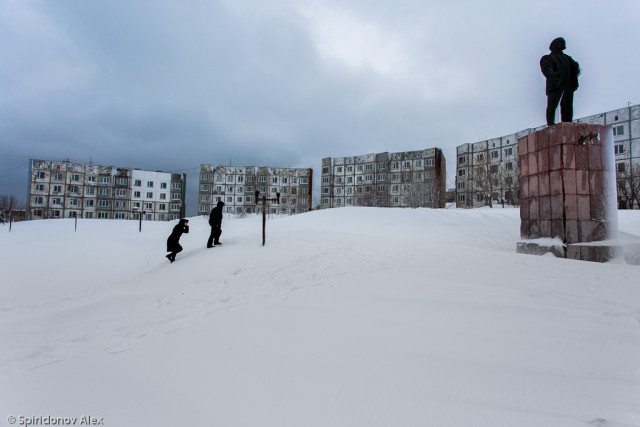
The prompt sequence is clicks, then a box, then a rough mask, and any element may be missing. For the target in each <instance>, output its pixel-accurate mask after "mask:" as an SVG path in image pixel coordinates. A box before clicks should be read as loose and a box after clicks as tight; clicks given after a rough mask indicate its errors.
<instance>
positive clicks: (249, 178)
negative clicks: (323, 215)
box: [198, 164, 313, 215]
mask: <svg viewBox="0 0 640 427" xmlns="http://www.w3.org/2000/svg"><path fill="white" fill-rule="evenodd" d="M198 187H199V194H198V214H199V215H209V213H210V212H211V210H212V209H213V208H214V207H215V206H216V205H217V203H218V202H219V201H222V202H224V204H225V207H224V211H225V212H228V213H234V214H240V215H242V214H250V213H261V212H262V198H263V197H264V196H266V197H267V199H276V195H279V196H280V203H274V202H269V204H268V206H269V207H268V209H269V213H274V214H276V213H281V214H287V215H294V214H298V213H302V212H307V211H309V210H311V208H312V200H313V199H312V197H313V169H311V168H298V169H292V168H271V167H266V166H264V167H258V166H222V165H210V164H209V165H207V164H203V165H200V179H199V186H198ZM256 191H259V192H260V194H259V196H258V198H259V200H256V196H255V194H256ZM257 202H260V203H257Z"/></svg>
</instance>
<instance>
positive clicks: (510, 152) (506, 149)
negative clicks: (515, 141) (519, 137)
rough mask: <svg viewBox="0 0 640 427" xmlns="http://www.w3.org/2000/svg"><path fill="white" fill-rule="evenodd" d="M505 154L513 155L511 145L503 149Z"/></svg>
mask: <svg viewBox="0 0 640 427" xmlns="http://www.w3.org/2000/svg"><path fill="white" fill-rule="evenodd" d="M504 155H505V156H513V147H508V148H505V149H504Z"/></svg>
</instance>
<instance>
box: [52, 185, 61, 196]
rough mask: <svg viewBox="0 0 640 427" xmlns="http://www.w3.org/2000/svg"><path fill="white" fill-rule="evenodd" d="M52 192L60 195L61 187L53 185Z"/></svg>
mask: <svg viewBox="0 0 640 427" xmlns="http://www.w3.org/2000/svg"><path fill="white" fill-rule="evenodd" d="M53 192H54V194H55V193H62V185H54V186H53Z"/></svg>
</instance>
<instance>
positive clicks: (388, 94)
mask: <svg viewBox="0 0 640 427" xmlns="http://www.w3.org/2000/svg"><path fill="white" fill-rule="evenodd" d="M639 24H640V1H638V0H612V1H608V2H603V1H601V0H598V1H596V0H571V1H569V0H564V1H563V0H554V1H552V0H537V1H514V0H504V1H499V0H485V1H476V0H446V1H445V0H442V1H440V0H439V1H435V0H317V1H313V0H310V1H308V0H182V1H176V0H132V1H114V0H42V1H38V0H0V193H10V194H15V195H16V196H17V197H18V198H19V199H21V200H22V201H24V199H25V195H26V192H27V181H28V179H27V166H28V159H29V158H48V159H67V158H69V159H71V160H72V161H80V162H89V161H92V162H94V163H97V164H102V165H115V166H123V167H138V168H143V169H151V170H163V171H166V172H174V171H179V172H186V173H187V174H188V180H189V181H190V183H189V191H190V197H189V199H188V200H189V206H188V212H189V213H190V214H195V209H196V206H195V192H196V191H197V179H198V170H199V165H200V164H202V163H213V164H229V163H231V164H233V165H255V166H263V165H267V166H282V167H287V166H291V167H313V168H314V171H315V172H316V174H318V173H319V170H320V164H321V159H322V158H323V157H342V156H351V155H360V154H367V153H374V152H382V151H390V152H395V151H408V150H419V149H424V148H432V147H439V148H442V149H443V150H444V154H445V156H446V158H447V169H448V175H449V177H450V178H449V180H448V181H449V182H448V187H453V175H454V173H455V147H456V146H458V145H461V144H464V143H469V142H477V141H480V140H484V139H489V138H493V137H498V136H503V135H508V134H511V133H514V132H517V131H519V130H523V129H526V128H530V127H535V126H539V125H542V124H544V121H545V120H544V108H545V103H546V98H545V94H544V78H543V76H542V74H541V73H540V68H539V60H540V57H541V56H542V55H544V54H546V53H548V46H549V43H550V42H551V40H552V39H554V38H555V37H558V36H563V37H565V39H566V41H567V50H566V51H565V52H566V53H568V54H569V55H572V56H573V57H574V59H576V60H577V61H578V62H579V63H580V65H581V68H582V70H583V71H582V75H581V79H580V85H581V87H580V89H579V90H578V92H577V93H576V98H575V101H574V104H575V114H574V118H579V117H584V116H587V115H591V114H596V113H600V112H604V111H609V110H613V109H616V108H621V107H626V106H627V105H628V103H629V102H631V103H632V104H637V103H640V78H639V77H638V76H640V55H639V54H638V42H639V41H640V36H639V32H638V25H639ZM314 193H315V197H316V198H317V196H318V195H319V188H316V189H315V191H314Z"/></svg>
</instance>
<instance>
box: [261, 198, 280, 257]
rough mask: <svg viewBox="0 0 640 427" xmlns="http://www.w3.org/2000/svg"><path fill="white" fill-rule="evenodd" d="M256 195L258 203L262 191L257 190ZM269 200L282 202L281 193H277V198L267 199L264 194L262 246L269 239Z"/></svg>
mask: <svg viewBox="0 0 640 427" xmlns="http://www.w3.org/2000/svg"><path fill="white" fill-rule="evenodd" d="M255 195H256V205H257V204H258V203H259V202H260V191H259V190H256V193H255ZM267 201H269V202H271V203H278V204H280V193H276V198H275V199H267V197H266V196H262V246H264V244H265V242H266V240H267V231H266V229H267Z"/></svg>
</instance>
